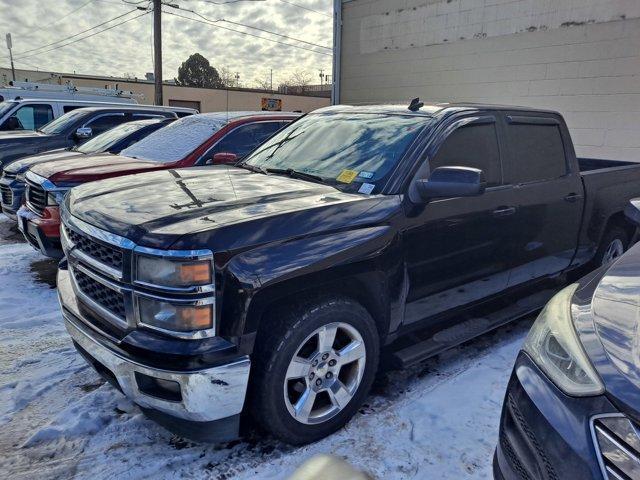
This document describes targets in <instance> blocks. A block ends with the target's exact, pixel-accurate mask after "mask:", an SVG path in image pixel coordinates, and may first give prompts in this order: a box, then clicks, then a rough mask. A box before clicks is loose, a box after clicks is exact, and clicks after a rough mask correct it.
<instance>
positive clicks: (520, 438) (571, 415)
mask: <svg viewBox="0 0 640 480" xmlns="http://www.w3.org/2000/svg"><path fill="white" fill-rule="evenodd" d="M616 413H617V410H616V408H615V407H614V406H613V405H612V404H611V403H610V402H609V400H608V399H607V398H606V397H605V396H604V395H600V396H595V397H570V396H567V395H565V394H564V393H563V392H561V391H560V390H559V389H558V388H557V387H556V386H555V385H554V384H553V383H552V382H551V381H550V380H549V379H548V378H547V377H546V375H544V373H542V371H540V369H539V368H538V367H537V366H536V365H535V364H534V363H533V361H532V360H531V359H530V358H529V356H528V355H527V354H525V353H523V352H521V353H520V355H519V356H518V359H517V360H516V365H515V368H514V370H513V374H512V376H511V379H510V381H509V386H508V387H507V393H506V396H505V400H504V404H503V409H502V418H501V420H500V435H499V441H498V446H497V448H496V453H495V458H494V464H493V468H494V477H495V479H497V480H522V479H532V480H533V479H544V480H555V479H558V480H559V479H564V478H579V479H581V480H590V479H591V480H596V479H597V480H602V479H603V474H602V469H601V466H600V463H599V454H598V452H597V450H596V445H595V443H594V438H593V435H592V425H591V422H592V419H593V418H594V417H597V416H600V415H606V414H616Z"/></svg>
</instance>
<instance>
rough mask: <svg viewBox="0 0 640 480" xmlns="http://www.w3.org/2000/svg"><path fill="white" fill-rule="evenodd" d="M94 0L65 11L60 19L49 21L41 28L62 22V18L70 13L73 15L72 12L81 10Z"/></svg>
mask: <svg viewBox="0 0 640 480" xmlns="http://www.w3.org/2000/svg"><path fill="white" fill-rule="evenodd" d="M93 1H94V0H89V1H88V2H85V3H83V4H82V5H80V6H79V7H78V8H74V9H73V10H71V11H70V12H68V13H65V14H64V15H63V16H61V17H60V18H59V19H57V20H54V21H53V22H51V23H47V24H46V25H45V26H44V27H40V28H47V27H50V26H51V25H55V24H56V23H58V22H60V21H61V20H64V19H65V18H67V17H68V16H69V15H71V14H72V13H75V12H77V11H78V10H80V9H81V8H84V7H86V6H87V5H89V4H90V3H91V2H93Z"/></svg>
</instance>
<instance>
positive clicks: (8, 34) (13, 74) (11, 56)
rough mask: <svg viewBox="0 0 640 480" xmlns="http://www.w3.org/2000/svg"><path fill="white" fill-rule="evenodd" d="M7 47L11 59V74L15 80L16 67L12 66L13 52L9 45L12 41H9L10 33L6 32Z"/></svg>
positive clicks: (11, 44)
mask: <svg viewBox="0 0 640 480" xmlns="http://www.w3.org/2000/svg"><path fill="white" fill-rule="evenodd" d="M6 38H7V48H8V49H9V58H10V59H11V76H12V77H13V81H14V82H15V81H16V69H15V67H14V66H13V53H11V47H12V46H13V43H12V42H11V34H10V33H7V37H6Z"/></svg>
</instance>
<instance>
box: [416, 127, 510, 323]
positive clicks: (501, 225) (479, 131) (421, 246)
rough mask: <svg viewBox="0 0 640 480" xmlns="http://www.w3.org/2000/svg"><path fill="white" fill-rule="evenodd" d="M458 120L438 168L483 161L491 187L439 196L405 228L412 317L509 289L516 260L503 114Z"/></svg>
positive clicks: (432, 164)
mask: <svg viewBox="0 0 640 480" xmlns="http://www.w3.org/2000/svg"><path fill="white" fill-rule="evenodd" d="M469 121H470V119H468V118H467V119H463V120H461V121H458V122H457V123H455V124H454V125H452V129H451V133H449V134H448V136H447V137H446V139H445V140H444V141H443V142H442V143H441V144H440V145H439V146H436V148H437V150H436V151H435V153H429V156H430V159H429V160H428V161H429V168H430V170H431V171H433V169H435V168H437V167H443V166H465V167H474V168H479V169H481V170H482V171H483V172H484V175H485V180H486V182H487V189H486V191H485V193H484V194H482V195H479V196H476V197H464V198H447V199H436V200H432V201H430V202H428V203H427V204H426V205H424V206H420V207H418V211H417V212H416V213H415V216H411V214H409V215H408V217H409V218H408V222H409V225H408V228H407V229H405V234H404V241H405V251H406V262H407V272H408V276H409V291H408V294H407V305H406V309H405V324H408V323H413V322H416V321H419V320H423V319H425V318H427V317H430V316H434V315H437V314H438V313H441V312H443V311H446V310H451V309H453V308H455V307H459V306H462V305H465V304H469V303H472V302H474V301H476V300H479V299H482V298H486V297H488V296H490V295H492V294H495V293H497V292H500V291H503V290H504V289H506V287H507V282H508V272H509V268H510V263H509V256H508V251H507V250H508V248H507V246H506V238H508V236H509V234H510V233H511V231H512V229H513V228H514V226H513V222H512V219H513V218H514V213H515V209H514V208H513V205H512V202H513V198H512V192H511V187H510V186H509V185H504V183H503V181H502V168H501V148H500V142H499V137H498V129H497V125H496V117H495V116H493V115H491V116H486V117H485V116H483V117H479V118H476V119H475V120H474V121H471V123H469Z"/></svg>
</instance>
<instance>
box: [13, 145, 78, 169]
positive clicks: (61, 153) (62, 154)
mask: <svg viewBox="0 0 640 480" xmlns="http://www.w3.org/2000/svg"><path fill="white" fill-rule="evenodd" d="M79 156H84V154H83V153H80V152H76V151H74V150H67V149H66V148H59V149H57V150H50V151H48V152H45V153H41V154H40V155H31V156H29V157H24V158H21V159H20V160H16V161H15V162H13V163H11V164H9V166H8V167H7V168H6V169H5V170H6V171H7V172H9V173H23V172H25V171H27V170H28V169H29V168H31V167H33V166H34V165H38V164H41V163H45V162H53V161H55V160H64V159H68V158H75V157H79Z"/></svg>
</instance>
